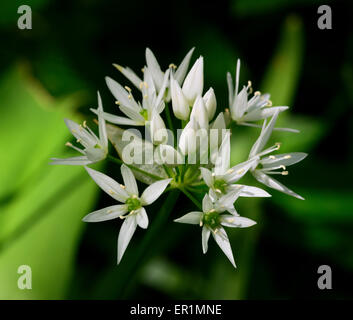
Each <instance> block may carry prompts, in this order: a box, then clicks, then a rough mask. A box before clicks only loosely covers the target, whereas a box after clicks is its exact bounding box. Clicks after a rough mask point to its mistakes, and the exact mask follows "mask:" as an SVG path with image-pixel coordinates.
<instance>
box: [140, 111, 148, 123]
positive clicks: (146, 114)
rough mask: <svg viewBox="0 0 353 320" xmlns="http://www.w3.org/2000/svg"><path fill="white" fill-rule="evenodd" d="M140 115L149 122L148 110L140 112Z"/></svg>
mask: <svg viewBox="0 0 353 320" xmlns="http://www.w3.org/2000/svg"><path fill="white" fill-rule="evenodd" d="M140 115H141V116H143V118H144V119H145V120H146V121H147V120H148V111H147V109H142V110H141V111H140Z"/></svg>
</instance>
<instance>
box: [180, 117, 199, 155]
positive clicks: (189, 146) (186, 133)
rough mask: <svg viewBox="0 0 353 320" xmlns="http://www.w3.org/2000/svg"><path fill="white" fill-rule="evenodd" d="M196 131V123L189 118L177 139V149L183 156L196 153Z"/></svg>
mask: <svg viewBox="0 0 353 320" xmlns="http://www.w3.org/2000/svg"><path fill="white" fill-rule="evenodd" d="M196 130H197V122H196V120H195V119H194V118H193V117H191V118H190V121H189V122H188V123H187V125H186V126H185V128H184V129H183V131H182V133H181V135H180V138H179V149H180V151H181V153H182V154H183V155H190V154H193V153H195V152H196Z"/></svg>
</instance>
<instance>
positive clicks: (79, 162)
mask: <svg viewBox="0 0 353 320" xmlns="http://www.w3.org/2000/svg"><path fill="white" fill-rule="evenodd" d="M50 160H51V161H52V162H51V163H50V164H54V165H57V164H63V165H70V166H85V165H87V164H90V163H92V161H90V160H88V158H87V157H86V156H80V157H72V158H66V159H59V158H51V159H50Z"/></svg>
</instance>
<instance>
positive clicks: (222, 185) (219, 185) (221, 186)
mask: <svg viewBox="0 0 353 320" xmlns="http://www.w3.org/2000/svg"><path fill="white" fill-rule="evenodd" d="M213 186H214V188H215V190H216V191H218V192H220V193H227V191H226V188H227V183H226V182H225V181H224V180H216V181H215V182H214V184H213Z"/></svg>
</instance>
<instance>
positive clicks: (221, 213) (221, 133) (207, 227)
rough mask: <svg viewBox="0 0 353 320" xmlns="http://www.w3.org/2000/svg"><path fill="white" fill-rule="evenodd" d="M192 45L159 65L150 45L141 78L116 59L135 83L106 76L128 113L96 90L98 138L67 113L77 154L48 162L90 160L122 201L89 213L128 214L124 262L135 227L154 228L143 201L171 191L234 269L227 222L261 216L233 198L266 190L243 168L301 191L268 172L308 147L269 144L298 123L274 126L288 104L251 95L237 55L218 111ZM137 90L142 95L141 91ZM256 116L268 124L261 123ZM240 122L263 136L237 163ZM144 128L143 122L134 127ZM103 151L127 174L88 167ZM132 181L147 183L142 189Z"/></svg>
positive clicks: (240, 224) (93, 217)
mask: <svg viewBox="0 0 353 320" xmlns="http://www.w3.org/2000/svg"><path fill="white" fill-rule="evenodd" d="M193 51H194V49H191V50H190V51H189V52H188V53H187V55H186V56H185V58H184V59H183V61H182V62H181V63H180V65H179V67H177V66H176V65H174V64H170V65H169V67H168V68H167V69H166V70H165V71H162V69H161V67H160V65H159V63H158V62H157V59H156V58H155V56H154V54H153V53H152V51H151V50H150V49H148V48H147V49H146V65H145V66H144V67H143V69H142V75H141V77H140V76H138V75H137V74H136V73H135V72H134V71H132V70H131V69H130V68H128V67H122V66H120V65H117V64H114V66H115V67H116V68H117V69H118V70H119V71H120V72H121V73H122V74H123V75H124V76H125V77H126V78H127V79H128V80H129V81H130V82H131V83H132V84H133V85H134V86H135V87H136V90H132V89H131V88H130V87H128V86H122V85H120V84H119V83H118V82H116V81H115V80H113V79H111V78H109V77H107V78H106V83H107V86H108V88H109V90H110V92H111V93H112V95H113V96H114V98H115V100H116V101H115V103H116V105H117V109H119V110H120V111H121V113H122V114H123V115H124V116H121V115H116V114H111V113H107V112H104V110H103V105H102V101H101V98H100V95H99V93H98V107H97V108H96V109H91V110H92V112H93V113H95V115H96V116H97V117H98V121H97V123H98V131H99V134H98V136H97V135H96V134H95V133H94V132H93V131H92V130H91V129H90V128H89V127H88V126H87V124H86V122H83V124H82V125H79V124H77V123H75V122H73V121H71V120H65V123H66V125H67V127H68V128H69V130H70V131H71V133H72V134H73V136H74V137H75V138H76V139H77V140H76V141H77V143H79V144H81V145H82V146H83V149H80V148H78V147H76V146H74V145H73V144H72V143H70V142H68V143H67V145H68V146H69V147H71V148H73V149H75V150H76V151H78V152H79V153H81V155H80V156H77V157H72V158H68V159H57V158H53V159H52V164H65V165H81V166H84V168H85V169H86V171H87V172H88V174H89V175H90V176H91V178H92V179H93V180H94V181H95V182H96V184H97V185H98V186H99V187H100V188H101V189H102V190H103V191H105V192H106V193H107V194H108V195H109V196H111V197H112V198H113V199H114V200H116V201H117V202H118V203H119V204H114V205H112V206H109V207H107V208H103V209H100V210H97V211H94V212H91V213H90V214H88V215H87V216H86V217H84V218H83V221H86V222H99V221H106V220H111V219H116V218H120V219H122V220H123V223H122V226H121V229H120V232H119V236H118V255H117V256H118V263H119V262H120V261H121V259H122V257H123V254H124V252H125V250H126V248H127V246H128V244H129V242H130V240H131V238H132V236H133V234H134V232H135V230H136V228H137V226H139V227H141V228H143V229H146V228H148V226H149V218H148V215H147V211H148V208H147V211H146V209H145V207H146V206H148V205H150V204H151V203H153V202H154V201H156V200H157V199H158V198H159V197H160V196H161V195H162V194H163V193H165V192H169V191H173V190H180V191H181V192H182V193H184V194H185V196H186V197H187V198H189V199H190V200H191V201H192V202H193V204H194V205H195V211H192V212H189V213H185V214H184V215H182V216H181V217H180V218H177V219H175V220H174V221H175V222H179V223H187V224H195V225H196V226H199V227H200V231H201V237H202V250H203V252H204V253H206V252H207V248H208V240H209V237H210V235H211V234H212V236H213V238H214V239H215V241H216V243H217V244H218V245H219V247H220V248H221V250H222V251H223V252H224V254H225V255H226V256H227V258H228V259H229V260H230V262H231V263H232V264H233V266H234V267H235V262H234V258H233V254H232V250H231V246H230V242H229V239H228V236H227V233H226V231H225V228H224V227H231V228H245V227H250V226H252V225H254V224H255V223H256V222H255V221H253V220H251V219H249V218H246V217H243V216H240V214H239V213H238V212H237V211H236V209H235V207H234V203H235V202H236V200H237V199H238V198H239V197H250V198H251V197H270V194H269V193H268V192H267V191H265V190H263V189H260V188H258V187H255V186H248V185H244V184H239V183H238V182H239V180H241V179H242V178H243V177H244V175H246V174H251V175H252V176H253V177H254V178H255V179H256V180H257V181H259V182H260V183H262V184H264V185H265V186H267V187H269V188H272V189H276V190H278V191H281V192H283V193H286V194H288V195H291V196H293V197H296V198H298V199H303V198H302V197H301V196H299V195H298V194H296V193H295V192H293V191H292V190H290V189H288V188H287V187H285V186H284V185H283V184H281V183H280V182H279V181H277V180H275V179H274V178H272V177H271V175H287V174H288V171H287V169H286V167H287V166H289V165H292V164H295V163H297V162H299V161H301V160H302V159H304V158H305V157H306V154H305V153H298V152H296V153H285V154H276V153H274V152H276V151H278V150H279V149H280V144H279V143H276V144H275V145H273V146H270V147H268V146H267V142H268V141H269V138H270V137H271V133H272V131H273V130H275V129H279V130H287V131H296V130H293V129H286V128H275V127H274V126H275V123H276V120H277V118H278V116H279V114H280V113H281V112H283V111H285V110H286V109H288V107H287V106H275V107H273V106H272V103H271V101H270V100H269V99H270V95H269V94H261V93H260V92H258V91H256V92H255V93H254V94H252V92H253V90H252V86H251V82H250V81H249V82H248V84H247V85H246V86H243V87H242V88H241V89H239V85H240V83H239V74H240V61H239V60H238V62H237V67H236V77H235V84H234V83H233V79H232V76H231V75H230V74H229V73H228V74H227V83H228V90H229V105H228V106H225V107H226V108H223V106H220V107H219V108H218V109H221V111H220V112H219V113H217V114H216V110H217V100H216V95H215V92H214V90H213V89H212V88H208V90H204V75H203V74H204V73H203V69H204V60H203V57H202V56H200V57H199V58H198V59H197V60H196V62H195V63H194V65H193V66H192V67H191V69H190V71H188V67H189V63H190V60H191V56H192V54H193ZM133 91H134V92H133ZM135 91H136V92H135ZM204 91H205V93H204ZM137 95H140V98H136V96H137ZM170 103H171V105H169V104H170ZM222 110H223V111H222ZM259 121H262V122H263V123H262V125H261V124H259V123H258V122H259ZM106 122H108V123H106ZM254 122H255V123H254ZM176 123H178V124H179V128H176V126H175V124H176ZM234 124H235V125H248V126H253V127H258V128H261V131H260V129H255V130H259V131H260V132H259V137H258V139H257V140H256V141H255V142H254V144H253V147H252V148H251V150H250V151H249V156H248V159H246V160H245V161H244V162H242V163H239V164H236V165H234V166H231V165H230V154H231V139H230V136H231V128H234ZM120 126H122V127H120ZM139 127H140V128H141V127H143V128H144V130H137V128H139ZM142 134H143V135H142ZM108 140H109V141H110V142H111V143H112V144H113V146H114V147H115V149H116V151H117V154H118V155H117V156H114V155H111V154H109V152H108V150H109V149H108ZM105 159H109V160H111V161H113V162H114V163H117V164H119V165H120V166H121V167H120V169H121V175H122V179H123V181H120V182H117V181H115V180H114V179H112V178H111V177H109V176H108V175H105V174H103V173H101V172H98V171H96V170H94V169H92V168H89V167H87V165H91V164H93V163H96V162H99V161H103V160H105ZM136 179H137V180H139V181H140V182H142V183H144V184H147V188H145V190H144V191H143V192H142V193H141V194H140V193H139V190H138V187H137V182H136ZM200 195H201V197H200ZM201 199H202V201H200V200H201ZM245 214H246V213H245Z"/></svg>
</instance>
